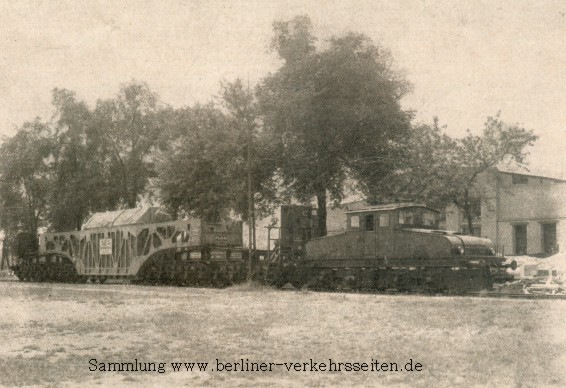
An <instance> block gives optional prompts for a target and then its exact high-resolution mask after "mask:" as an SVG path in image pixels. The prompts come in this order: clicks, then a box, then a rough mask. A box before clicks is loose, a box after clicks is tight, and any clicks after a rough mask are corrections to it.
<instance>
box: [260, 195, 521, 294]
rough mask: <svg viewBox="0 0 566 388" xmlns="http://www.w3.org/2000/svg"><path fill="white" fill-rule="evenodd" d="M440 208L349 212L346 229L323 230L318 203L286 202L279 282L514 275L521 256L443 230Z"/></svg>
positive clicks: (481, 281)
mask: <svg viewBox="0 0 566 388" xmlns="http://www.w3.org/2000/svg"><path fill="white" fill-rule="evenodd" d="M438 224H439V212H438V211H436V210H434V209H431V208H428V207H426V206H423V205H419V204H413V203H395V204H388V205H380V206H373V207H368V208H365V209H359V210H352V211H348V212H346V228H345V231H343V232H341V233H338V234H334V235H329V236H324V237H317V228H316V225H317V215H316V210H315V209H312V208H310V207H304V206H289V207H286V208H282V215H281V232H280V235H281V238H280V240H279V242H278V246H277V248H276V249H275V250H274V253H273V254H272V255H270V260H271V264H270V265H271V268H273V269H272V271H271V272H272V273H271V275H270V278H271V279H272V281H273V282H274V283H276V284H278V285H284V284H287V283H290V284H292V285H293V286H295V287H302V286H307V287H311V288H322V289H377V290H388V289H394V290H399V291H435V292H439V291H452V292H466V291H479V290H484V289H491V288H492V287H493V285H494V283H497V282H505V281H507V280H510V279H512V276H511V275H509V274H508V271H507V269H509V268H510V269H515V268H516V266H517V263H516V262H515V261H513V260H508V259H506V258H504V257H501V256H498V255H497V254H496V251H495V246H494V244H493V243H492V242H491V241H490V240H488V239H485V238H479V237H474V236H467V235H462V234H459V233H454V232H448V231H444V230H439V228H438Z"/></svg>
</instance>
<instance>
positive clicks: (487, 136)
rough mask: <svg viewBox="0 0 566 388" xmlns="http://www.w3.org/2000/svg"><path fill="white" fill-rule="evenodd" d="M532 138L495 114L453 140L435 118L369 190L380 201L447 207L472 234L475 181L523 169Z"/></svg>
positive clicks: (413, 135)
mask: <svg viewBox="0 0 566 388" xmlns="http://www.w3.org/2000/svg"><path fill="white" fill-rule="evenodd" d="M537 138H538V137H537V136H536V135H535V134H534V133H533V131H532V130H527V129H525V128H524V127H522V126H520V125H518V124H508V123H505V122H503V121H502V120H501V117H500V113H497V114H496V115H495V116H492V117H488V118H487V120H486V122H485V124H484V128H483V130H482V133H481V135H475V134H473V133H472V131H470V130H468V131H467V132H466V136H464V137H463V138H458V139H453V138H450V137H449V136H447V135H446V134H445V133H443V130H442V128H440V127H439V125H438V120H437V119H435V120H434V123H433V125H432V126H430V125H426V124H420V125H417V126H415V128H414V129H413V130H412V131H411V136H410V137H409V138H408V139H407V140H408V141H407V142H406V143H405V152H403V153H402V154H403V155H404V157H402V158H400V159H399V160H398V161H397V168H396V169H394V170H393V171H392V172H391V173H390V174H389V175H387V176H386V177H384V178H382V179H380V180H376V181H373V182H372V183H371V186H370V187H369V188H368V191H370V192H372V194H373V198H378V199H380V200H392V199H393V198H399V197H403V198H410V199H413V200H422V201H425V202H427V203H429V204H431V205H433V206H437V207H440V208H442V207H444V206H446V205H447V204H450V203H452V204H454V205H456V206H458V207H459V208H460V209H462V210H463V211H464V216H465V218H466V219H467V221H468V227H469V230H470V231H471V230H472V219H473V217H472V204H473V201H474V200H475V199H477V198H478V196H479V195H481V188H480V187H479V186H478V179H477V178H478V176H479V175H480V174H482V173H484V172H486V171H488V170H489V169H491V168H494V167H498V166H500V165H508V164H512V165H514V166H525V158H526V156H527V155H528V150H529V147H530V146H532V145H533V144H534V143H535V141H536V140H537Z"/></svg>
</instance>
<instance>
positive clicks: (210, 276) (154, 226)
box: [15, 208, 244, 285]
mask: <svg viewBox="0 0 566 388" xmlns="http://www.w3.org/2000/svg"><path fill="white" fill-rule="evenodd" d="M166 219H169V221H165V222H159V221H163V220H166ZM152 221H158V222H152ZM148 222H149V223H148ZM15 271H16V275H18V277H19V278H20V279H21V280H29V281H86V280H90V281H98V282H104V281H106V280H107V279H116V278H124V279H129V280H135V281H139V282H148V283H166V284H179V285H189V284H199V285H206V284H208V283H210V284H214V285H218V284H220V283H227V284H228V283H231V282H232V281H234V279H235V278H236V279H237V278H239V277H240V276H241V275H240V274H241V273H242V272H244V271H243V268H242V223H241V222H236V221H225V222H220V223H208V222H205V221H202V220H199V219H188V220H182V221H170V217H169V216H168V215H167V214H166V213H164V212H162V211H159V210H158V209H156V208H145V209H143V208H142V209H129V210H126V211H117V212H106V213H97V214H94V215H93V216H92V217H91V218H90V219H89V220H88V221H87V222H86V223H85V228H84V229H83V230H81V231H74V232H59V233H45V234H43V235H40V236H39V252H38V253H37V254H36V255H29V256H28V257H25V258H22V259H21V262H20V264H19V265H18V266H17V267H16V269H15Z"/></svg>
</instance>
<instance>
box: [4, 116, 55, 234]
mask: <svg viewBox="0 0 566 388" xmlns="http://www.w3.org/2000/svg"><path fill="white" fill-rule="evenodd" d="M53 146H54V145H53V141H52V135H51V131H50V128H49V126H48V125H47V124H45V123H43V122H41V120H40V119H39V118H37V119H36V120H35V121H33V122H26V123H24V125H23V126H22V127H21V128H19V130H18V132H17V133H16V135H15V136H13V137H12V138H5V139H4V141H3V143H2V145H1V146H0V197H1V200H2V228H3V229H4V231H5V232H6V234H7V236H8V237H12V236H14V235H15V234H16V233H19V232H26V233H29V234H31V235H34V236H35V235H36V234H37V231H38V228H39V227H40V226H42V224H43V221H44V216H45V212H46V207H47V202H46V198H47V195H48V192H49V181H50V176H49V173H50V171H51V170H50V163H51V161H52V151H53Z"/></svg>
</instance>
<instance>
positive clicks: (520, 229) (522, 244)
mask: <svg viewBox="0 0 566 388" xmlns="http://www.w3.org/2000/svg"><path fill="white" fill-rule="evenodd" d="M513 235H514V237H515V254H516V255H526V254H527V225H526V224H522V225H513Z"/></svg>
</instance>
